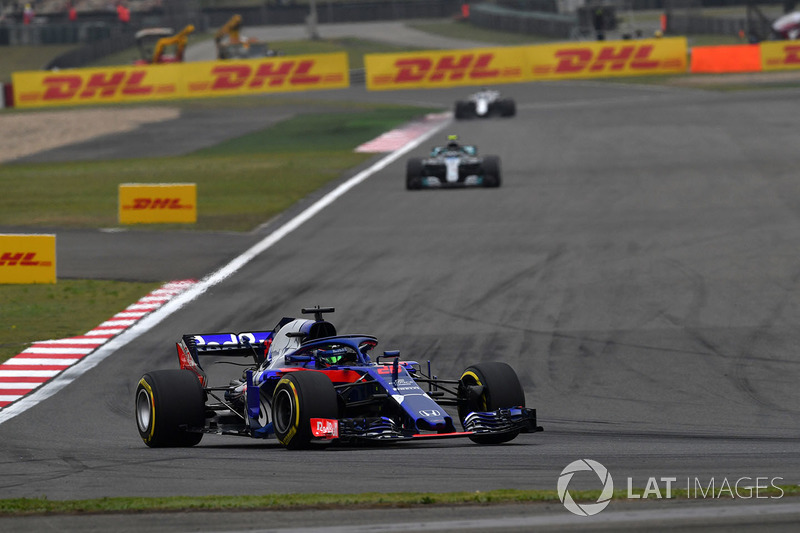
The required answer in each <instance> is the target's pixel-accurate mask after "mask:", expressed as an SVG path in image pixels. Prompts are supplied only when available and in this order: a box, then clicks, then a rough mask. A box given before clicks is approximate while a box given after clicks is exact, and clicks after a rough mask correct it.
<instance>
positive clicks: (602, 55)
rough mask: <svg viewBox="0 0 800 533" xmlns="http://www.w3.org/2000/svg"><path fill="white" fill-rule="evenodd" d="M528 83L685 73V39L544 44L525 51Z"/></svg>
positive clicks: (530, 47)
mask: <svg viewBox="0 0 800 533" xmlns="http://www.w3.org/2000/svg"><path fill="white" fill-rule="evenodd" d="M526 54H527V58H526V59H527V63H528V64H529V65H530V71H529V73H530V75H531V77H530V78H529V79H531V80H533V81H536V80H556V79H569V78H595V77H596V78H600V77H602V78H606V77H609V76H638V75H646V74H649V75H653V74H675V73H679V74H683V73H685V72H686V56H687V42H686V38H685V37H675V38H669V39H641V40H624V41H599V42H576V43H560V44H543V45H536V46H529V47H527V49H526Z"/></svg>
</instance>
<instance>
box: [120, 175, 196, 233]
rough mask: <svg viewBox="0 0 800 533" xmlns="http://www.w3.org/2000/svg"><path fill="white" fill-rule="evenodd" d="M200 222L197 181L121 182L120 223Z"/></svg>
mask: <svg viewBox="0 0 800 533" xmlns="http://www.w3.org/2000/svg"><path fill="white" fill-rule="evenodd" d="M195 222H197V185H196V184H194V183H122V184H120V186H119V223H120V224H159V223H162V224H163V223H183V224H186V223H188V224H192V223H195Z"/></svg>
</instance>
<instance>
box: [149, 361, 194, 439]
mask: <svg viewBox="0 0 800 533" xmlns="http://www.w3.org/2000/svg"><path fill="white" fill-rule="evenodd" d="M204 424H205V393H204V392H203V386H202V385H201V384H200V380H198V379H197V376H196V375H195V374H194V373H193V372H192V371H190V370H156V371H154V372H148V373H147V374H145V375H144V376H142V379H140V380H139V385H138V386H137V387H136V425H137V427H138V429H139V436H140V437H142V440H143V441H144V443H145V444H147V445H148V446H150V447H151V448H163V447H188V446H194V445H195V444H198V443H199V442H200V440H201V439H202V438H203V434H202V433H199V432H190V431H187V428H198V429H199V428H202V427H203V425H204Z"/></svg>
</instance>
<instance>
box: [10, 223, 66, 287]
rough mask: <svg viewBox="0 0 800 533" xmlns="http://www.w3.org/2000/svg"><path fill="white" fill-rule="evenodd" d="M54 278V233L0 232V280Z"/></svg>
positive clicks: (52, 281) (41, 281)
mask: <svg viewBox="0 0 800 533" xmlns="http://www.w3.org/2000/svg"><path fill="white" fill-rule="evenodd" d="M55 282H56V236H55V235H8V234H3V235H0V283H55Z"/></svg>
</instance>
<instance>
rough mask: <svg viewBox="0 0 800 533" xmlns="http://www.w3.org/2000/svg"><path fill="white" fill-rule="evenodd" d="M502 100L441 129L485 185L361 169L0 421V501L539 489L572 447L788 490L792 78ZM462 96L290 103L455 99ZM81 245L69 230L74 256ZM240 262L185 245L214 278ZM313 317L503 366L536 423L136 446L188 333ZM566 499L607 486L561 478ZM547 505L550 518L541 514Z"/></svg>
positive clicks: (614, 464) (614, 460)
mask: <svg viewBox="0 0 800 533" xmlns="http://www.w3.org/2000/svg"><path fill="white" fill-rule="evenodd" d="M503 90H504V93H506V94H508V95H510V96H513V97H514V98H515V99H516V101H517V106H518V116H517V117H516V118H513V119H496V120H480V121H479V120H475V121H467V122H459V123H454V124H452V125H451V126H450V127H449V128H447V129H446V130H443V131H442V134H441V135H439V136H437V137H435V138H434V140H437V141H438V140H441V139H443V138H444V134H446V133H457V134H459V136H460V137H461V140H462V141H464V142H470V143H474V144H476V145H477V146H478V147H479V148H480V151H481V152H482V153H483V154H496V155H499V156H500V157H501V159H502V165H503V185H502V187H501V188H499V189H496V190H493V189H472V190H447V191H418V192H408V191H406V190H405V187H404V169H405V158H401V159H400V160H399V161H397V162H395V163H393V164H391V165H389V166H388V167H387V168H385V169H383V170H381V171H379V172H377V173H376V174H375V175H374V176H372V177H371V178H370V179H368V180H367V181H365V182H364V183H362V184H360V185H358V186H357V187H355V188H354V189H353V190H351V191H350V192H349V193H347V194H346V195H345V196H343V197H342V198H340V199H338V200H336V201H335V202H334V203H333V204H332V205H331V206H329V207H327V208H326V209H325V210H323V211H322V212H321V213H320V214H318V215H317V216H315V217H314V218H312V219H311V220H310V221H308V222H306V223H305V224H304V225H302V226H301V227H299V228H298V229H297V230H295V231H294V232H293V233H291V234H290V235H289V236H288V237H286V238H284V239H283V240H281V241H280V242H279V243H277V244H276V245H275V246H274V247H272V248H270V249H269V250H268V251H267V252H265V253H264V254H262V255H261V256H259V257H257V258H256V259H255V260H253V261H252V262H250V263H249V264H247V265H246V266H245V267H244V268H242V269H241V270H239V271H238V272H237V273H236V274H234V275H233V276H231V277H229V278H228V279H226V280H225V281H223V282H221V283H220V284H218V285H216V286H214V287H213V288H211V289H210V290H209V291H207V292H206V293H205V294H203V295H202V296H200V297H198V298H197V299H196V300H194V301H192V302H191V303H190V304H188V305H187V306H186V307H184V308H183V309H182V310H181V311H180V312H179V313H176V314H174V315H172V316H170V317H169V318H167V319H166V320H164V321H163V323H161V324H159V325H158V326H157V327H155V328H153V329H152V330H150V331H148V332H147V333H145V334H143V335H142V336H140V337H139V338H138V339H136V340H135V341H133V342H131V343H130V344H128V345H127V346H125V347H124V348H123V349H121V350H119V351H118V352H117V353H115V354H114V355H113V356H111V357H109V358H108V359H106V360H105V361H104V362H103V363H101V364H100V365H98V366H97V367H95V368H93V369H92V370H90V371H89V372H87V373H86V374H85V375H83V376H82V377H81V378H80V379H78V380H77V381H76V382H74V383H73V384H71V385H70V386H68V387H66V388H65V389H64V390H62V391H60V392H59V393H58V394H57V395H55V396H54V397H52V398H50V399H48V400H46V401H44V402H43V403H41V404H39V405H37V406H36V407H34V408H31V409H30V410H28V411H26V412H25V413H23V414H21V415H19V416H17V417H16V418H13V419H11V420H9V421H6V422H5V423H3V424H0V498H14V497H39V496H46V497H48V498H50V499H83V498H98V497H104V496H109V497H113V496H160V495H164V496H166V495H205V494H262V493H272V492H276V493H286V492H342V493H351V492H381V491H383V492H394V491H434V492H438V491H456V490H458V491H461V490H467V491H477V490H481V491H483V490H490V489H502V488H514V489H551V490H553V489H555V488H556V481H557V479H558V477H559V474H560V472H561V471H562V469H563V468H564V467H565V466H566V465H567V464H569V463H570V462H572V461H575V460H577V459H582V458H590V459H594V460H596V461H599V462H601V463H602V464H603V465H605V466H606V467H607V468H608V470H609V472H610V473H611V475H612V476H613V478H614V481H615V484H616V487H617V488H622V489H624V488H625V483H626V478H629V477H630V478H632V484H633V486H634V487H644V486H645V484H646V483H647V481H648V478H650V477H657V478H662V477H665V478H666V477H674V478H676V480H677V481H676V482H675V486H678V487H681V486H683V487H684V488H685V486H686V480H687V479H689V480H692V482H694V480H695V479H697V480H699V481H700V482H701V483H703V485H704V486H706V485H708V484H709V482H710V481H711V480H712V478H713V479H715V480H716V482H717V483H718V484H719V483H720V482H721V480H722V479H727V480H728V481H729V482H730V483H731V484H733V482H734V481H736V480H737V479H739V478H742V477H749V478H752V479H753V485H755V479H756V478H766V479H768V480H772V479H775V478H781V479H779V480H777V481H775V483H776V484H783V485H790V484H792V485H793V484H797V483H799V482H800V457H799V456H798V453H797V451H798V444H797V443H798V440H797V439H798V436H800V422H798V419H797V415H798V412H800V409H799V408H798V405H800V401H799V400H800V391H798V387H797V386H796V382H797V373H798V370H800V355H799V354H798V353H797V350H796V347H797V346H798V344H799V343H800V332H798V330H797V327H796V325H797V323H798V322H800V297H798V294H799V293H798V289H800V256H798V254H797V249H798V245H800V183H799V182H798V180H797V169H798V148H797V147H798V146H800V134H798V132H797V126H796V108H797V100H798V97H800V90H798V89H771V90H751V91H743V92H712V91H703V90H698V89H681V88H667V87H651V86H644V85H636V84H617V83H605V82H573V83H541V84H525V85H514V86H507V87H503ZM466 92H467V91H464V90H456V89H452V90H436V91H408V92H397V93H391V92H386V93H366V92H365V91H364V89H363V88H354V89H350V90H347V91H336V92H328V93H322V94H315V95H313V96H311V95H309V97H310V98H311V97H313V98H321V99H343V98H353V99H365V98H370V99H379V100H385V101H400V102H403V103H408V102H417V103H424V104H438V105H441V107H442V108H443V109H451V106H452V103H453V102H454V100H455V99H456V98H459V97H462V96H463V95H464V94H465V93H466ZM99 142H102V141H99ZM432 142H433V140H432V141H431V142H430V143H426V144H425V145H423V146H421V147H420V148H418V149H416V150H415V151H414V152H413V155H423V154H424V153H425V152H426V151H427V149H428V148H429V144H432ZM302 207H303V206H298V207H297V210H299V209H301V208H302ZM274 226H275V225H274V224H273V225H272V226H271V227H267V228H264V229H263V230H262V232H267V231H269V230H270V229H273V228H274ZM99 235H100V234H99V233H97V232H86V234H85V237H86V241H85V242H86V243H88V244H85V245H84V246H85V247H86V248H87V249H88V248H90V244H91V242H92V239H99V238H100V237H99ZM110 235H112V236H113V235H115V234H110ZM120 235H121V234H120ZM149 235H150V238H152V239H155V240H160V239H174V238H175V237H171V236H163V235H159V234H149ZM78 237H79V235H73V237H72V238H74V239H76V242H77V240H79V239H78ZM102 238H104V239H108V238H109V237H108V234H103V237H102ZM187 238H191V239H193V241H194V242H197V241H198V239H201V238H202V235H194V236H192V237H187ZM252 238H253V236H252V235H250V236H247V237H243V238H242V242H241V244H242V246H241V250H244V249H245V248H246V247H247V246H249V243H250V239H252ZM122 241H123V238H122V237H121V238H120V242H122ZM211 242H214V241H211ZM140 244H141V243H140ZM120 246H121V247H123V244H120ZM153 246H158V244H157V243H154V244H153ZM190 248H191V247H188V246H187V247H186V250H184V253H190V252H189V249H190ZM195 248H196V247H195ZM234 248H235V246H233V245H230V244H229V245H227V246H222V244H221V245H220V250H219V256H218V257H216V258H214V257H212V256H213V254H209V250H211V251H213V250H214V246H213V245H212V246H209V247H208V248H206V249H203V250H198V253H202V254H204V259H203V261H205V262H204V263H203V264H204V265H207V266H208V271H211V270H212V269H213V268H216V267H217V266H218V265H221V264H224V262H226V261H228V260H229V259H231V258H232V257H233V256H234V255H235V253H236V250H234ZM139 253H141V250H140V251H139ZM129 255H131V256H132V257H133V256H136V254H134V253H132V252H130V251H129ZM138 257H139V259H138V261H140V262H141V263H143V264H144V263H148V264H149V263H152V257H148V256H146V255H145V254H141V255H139V256H138ZM165 262H166V261H165ZM132 265H135V263H132ZM185 266H186V269H187V272H186V273H185V275H186V276H192V275H197V274H196V272H188V269H190V268H193V266H192V264H191V261H189V260H187V261H186V263H185ZM128 268H133V267H132V266H131V265H129V266H128ZM180 270H181V269H180V268H177V267H175V265H173V266H172V269H171V270H170V271H169V275H170V276H173V277H175V278H179V277H181V276H182V275H184V273H183V272H181V271H180ZM100 277H103V276H100ZM131 277H135V276H131ZM313 305H323V306H334V307H336V310H337V311H336V313H335V314H334V315H333V316H331V318H330V320H331V321H332V322H334V323H335V324H336V326H337V328H338V329H339V331H340V332H352V333H370V334H375V335H377V336H378V338H379V340H380V345H379V348H382V349H384V350H391V349H399V350H401V354H402V356H403V357H404V358H408V359H413V360H417V361H422V362H424V361H427V360H431V361H432V365H433V368H434V371H435V373H436V374H437V375H439V376H440V377H450V376H452V377H457V376H458V375H459V374H460V372H461V371H462V370H463V369H464V368H465V367H466V366H468V365H469V364H472V363H475V362H480V361H491V360H504V361H506V362H508V363H510V364H511V365H512V366H513V367H514V368H515V369H516V370H517V372H518V374H519V375H520V378H521V380H522V382H523V386H524V388H525V391H526V395H527V401H528V405H529V406H531V407H536V408H537V409H538V413H539V418H540V423H541V424H542V425H543V426H544V427H545V432H544V433H538V434H534V435H523V436H520V437H519V438H517V439H516V440H514V441H513V442H512V443H510V444H508V445H504V446H499V447H481V446H478V445H476V444H473V443H471V442H470V441H467V440H448V441H440V442H425V443H421V444H414V445H411V446H407V445H396V446H388V447H363V448H342V447H334V448H331V449H328V450H326V451H313V452H288V451H285V450H283V449H282V448H280V446H279V445H277V444H276V443H275V441H266V442H257V441H251V440H247V439H240V440H239V439H237V438H235V437H215V436H206V437H204V439H203V442H202V443H201V444H200V445H199V446H197V447H196V448H192V449H156V450H153V449H149V448H147V447H146V446H144V444H143V443H142V441H141V439H140V438H139V436H138V434H137V432H136V426H135V422H134V419H133V391H134V388H135V386H136V383H137V381H138V379H139V377H140V376H141V374H142V373H143V372H145V371H147V370H154V369H160V368H173V367H175V366H176V365H177V360H176V357H175V355H174V351H175V349H174V343H175V341H176V340H177V339H178V338H179V337H180V335H181V334H182V333H200V332H215V331H247V330H250V329H257V328H271V327H272V326H273V325H274V324H275V322H276V321H277V320H278V319H279V318H280V317H282V316H284V315H293V314H296V313H298V312H299V309H300V308H301V307H307V306H313ZM232 372H233V373H236V372H238V371H237V370H236V369H231V368H230V367H220V368H215V369H214V370H212V375H214V376H217V377H218V379H219V380H220V381H223V380H224V379H225V377H227V376H228V375H230V374H231V373H232ZM761 483H762V484H763V481H762V482H761ZM767 483H769V481H767ZM661 486H662V490H663V484H662V485H661ZM570 488H587V489H599V488H600V486H599V485H598V483H597V478H596V477H594V478H593V477H591V476H588V475H586V476H583V477H581V476H578V475H576V477H575V478H574V485H570ZM791 500H792V499H791V498H789V501H791ZM772 503H775V502H774V501H773V502H772ZM616 504H617V502H613V503H612V504H611V508H613V507H614V506H615V505H616ZM709 504H710V503H709ZM611 508H610V509H611ZM544 512H546V513H547V512H549V513H552V514H566V511H565V510H564V509H563V507H562V506H560V505H551V506H549V507H548V508H547V509H546V510H545V511H544ZM795 519H796V517H795ZM0 523H2V522H0ZM795 523H796V522H795ZM284 526H285V523H284ZM219 527H220V528H222V526H219ZM524 529H525V528H522V529H521V530H524Z"/></svg>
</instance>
